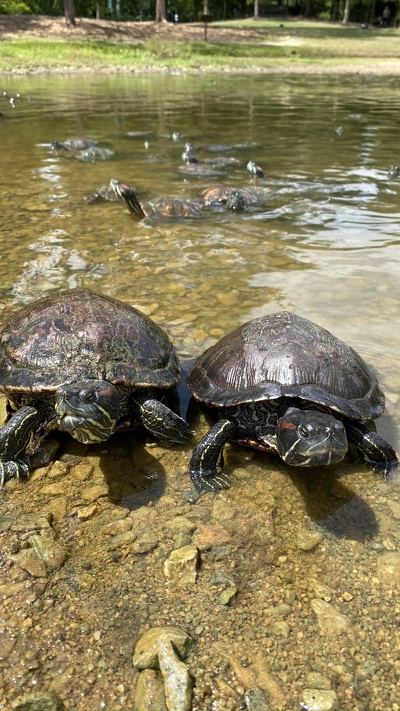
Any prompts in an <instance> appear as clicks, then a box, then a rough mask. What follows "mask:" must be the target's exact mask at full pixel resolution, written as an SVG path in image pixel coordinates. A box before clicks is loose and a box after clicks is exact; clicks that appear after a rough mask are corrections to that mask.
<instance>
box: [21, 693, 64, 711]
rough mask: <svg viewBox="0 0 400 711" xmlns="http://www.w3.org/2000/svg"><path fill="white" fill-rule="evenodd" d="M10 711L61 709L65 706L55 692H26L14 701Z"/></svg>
mask: <svg viewBox="0 0 400 711" xmlns="http://www.w3.org/2000/svg"><path fill="white" fill-rule="evenodd" d="M11 708H12V711H63V710H64V709H65V706H64V704H63V702H62V701H61V699H60V698H59V697H58V696H56V695H55V694H27V695H26V696H23V697H22V698H20V699H18V700H17V701H14V703H13V705H12V707H11Z"/></svg>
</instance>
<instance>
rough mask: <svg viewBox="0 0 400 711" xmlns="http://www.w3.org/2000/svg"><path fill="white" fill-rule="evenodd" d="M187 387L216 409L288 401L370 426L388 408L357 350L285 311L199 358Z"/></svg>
mask: <svg viewBox="0 0 400 711" xmlns="http://www.w3.org/2000/svg"><path fill="white" fill-rule="evenodd" d="M187 384H188V386H189V389H190V391H191V392H192V394H193V395H194V397H195V398H197V399H198V400H200V401H201V402H203V403H205V404H206V405H208V406H212V407H224V406H231V405H240V404H243V403H249V402H260V401H268V400H277V399H278V398H282V397H289V398H300V399H301V400H304V401H306V402H310V403H315V404H317V405H321V406H323V407H327V408H329V409H331V410H334V411H336V412H338V413H340V414H341V415H344V416H346V417H348V418H350V419H353V420H368V419H370V418H376V417H379V416H380V415H381V414H382V413H383V411H384V406H385V399H384V395H383V393H382V392H381V390H380V388H379V385H378V382H377V379H376V377H375V375H374V374H373V373H372V371H371V370H370V369H369V367H368V365H367V364H366V363H365V362H364V360H363V359H362V358H361V357H360V356H359V355H358V353H356V351H355V350H353V348H351V347H350V346H348V345H347V344H346V343H344V342H343V341H341V340H339V339H338V338H335V336H333V335H332V334H331V333H329V331H327V330H325V329H324V328H321V327H320V326H317V325H316V324H315V323H313V322H312V321H308V320H306V319H304V318H302V317H301V316H297V315H296V314H293V313H289V312H285V311H282V312H278V313H275V314H271V315H269V316H262V317H261V318H256V319H254V320H253V321H249V322H248V323H245V324H244V325H243V326H240V327H239V328H237V329H236V330H235V331H233V332H232V333H229V334H228V335H226V336H224V337H223V338H222V339H221V340H220V341H219V342H218V343H216V344H215V345H214V346H212V347H211V348H209V349H208V350H206V351H205V353H203V355H202V356H200V358H199V359H198V360H197V362H196V363H195V365H194V367H193V369H192V371H191V373H190V375H189V377H188V380H187Z"/></svg>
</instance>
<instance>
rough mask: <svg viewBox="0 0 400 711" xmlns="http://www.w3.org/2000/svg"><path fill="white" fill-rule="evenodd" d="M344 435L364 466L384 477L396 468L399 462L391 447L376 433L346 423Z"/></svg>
mask: <svg viewBox="0 0 400 711" xmlns="http://www.w3.org/2000/svg"><path fill="white" fill-rule="evenodd" d="M346 434H347V439H348V440H349V442H351V444H353V445H354V447H355V448H356V450H357V453H358V455H359V456H360V457H361V459H362V460H363V461H364V463H365V464H366V466H368V467H370V468H371V469H373V470H374V471H378V472H381V473H382V474H384V475H390V474H392V473H393V471H394V470H395V469H397V468H398V466H399V462H398V459H397V455H396V452H395V451H394V449H393V447H391V445H390V444H389V442H386V440H385V439H383V437H381V436H380V435H378V434H377V433H376V432H373V431H372V430H370V429H369V428H368V427H366V426H365V425H362V424H361V423H360V422H349V421H346Z"/></svg>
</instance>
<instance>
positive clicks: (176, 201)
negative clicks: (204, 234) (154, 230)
mask: <svg viewBox="0 0 400 711" xmlns="http://www.w3.org/2000/svg"><path fill="white" fill-rule="evenodd" d="M110 187H111V188H112V189H113V190H114V192H115V193H116V194H117V195H118V196H119V197H120V198H121V200H122V201H123V202H124V203H125V205H126V206H127V208H128V210H129V212H131V213H132V214H133V215H135V216H136V217H139V218H140V219H143V218H145V217H151V218H155V219H168V218H175V219H177V218H181V217H194V216H195V215H197V214H198V213H199V212H200V210H201V209H202V207H203V203H201V202H199V201H196V200H189V199H187V198H180V197H160V198H156V199H155V200H151V201H150V202H145V203H143V204H142V203H140V202H139V200H138V197H137V195H136V192H135V190H134V188H132V187H131V186H130V185H126V184H124V183H120V182H119V180H116V179H115V178H111V180H110Z"/></svg>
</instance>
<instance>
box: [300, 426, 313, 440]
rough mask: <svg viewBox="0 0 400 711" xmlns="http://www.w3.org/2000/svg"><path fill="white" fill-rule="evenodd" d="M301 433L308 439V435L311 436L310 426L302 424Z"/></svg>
mask: <svg viewBox="0 0 400 711" xmlns="http://www.w3.org/2000/svg"><path fill="white" fill-rule="evenodd" d="M300 434H301V436H302V437H304V438H305V439H306V438H307V437H309V436H310V434H311V432H310V430H309V428H308V427H307V426H306V425H301V427H300Z"/></svg>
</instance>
